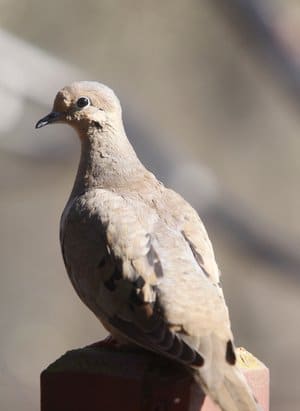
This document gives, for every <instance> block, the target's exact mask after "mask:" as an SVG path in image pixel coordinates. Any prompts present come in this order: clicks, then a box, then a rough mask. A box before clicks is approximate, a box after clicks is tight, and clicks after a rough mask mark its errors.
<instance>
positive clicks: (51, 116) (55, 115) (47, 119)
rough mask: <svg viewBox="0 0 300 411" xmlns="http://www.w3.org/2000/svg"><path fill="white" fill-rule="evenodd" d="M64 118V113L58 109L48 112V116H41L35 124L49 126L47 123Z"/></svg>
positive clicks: (39, 126) (38, 126)
mask: <svg viewBox="0 0 300 411" xmlns="http://www.w3.org/2000/svg"><path fill="white" fill-rule="evenodd" d="M61 118H62V113H58V112H56V111H52V113H50V114H48V115H47V116H45V117H43V118H41V119H40V120H39V121H38V122H37V123H36V125H35V128H41V127H44V126H47V124H51V123H55V122H56V121H59V120H60V119H61Z"/></svg>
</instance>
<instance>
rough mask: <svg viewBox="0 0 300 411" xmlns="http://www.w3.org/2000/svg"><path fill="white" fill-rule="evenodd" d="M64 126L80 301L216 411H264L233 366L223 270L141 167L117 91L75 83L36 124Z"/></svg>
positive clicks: (195, 221) (196, 228)
mask: <svg viewBox="0 0 300 411" xmlns="http://www.w3.org/2000/svg"><path fill="white" fill-rule="evenodd" d="M54 123H65V124H68V125H70V126H71V127H73V128H74V129H75V130H76V132H77V134H78V136H79V139H80V143H81V155H80V161H79V166H78V171H77V174H76V178H75V181H74V185H73V188H72V190H71V194H70V196H69V199H68V201H67V203H66V206H65V208H64V211H63V213H62V216H61V221H60V242H61V250H62V255H63V259H64V263H65V267H66V271H67V273H68V276H69V278H70V280H71V283H72V285H73V287H74V288H75V290H76V292H77V294H78V296H79V297H80V299H81V300H82V301H83V303H84V304H86V306H87V307H88V308H89V309H90V310H91V311H92V312H93V313H94V314H95V315H96V317H97V318H98V319H99V320H100V321H101V323H102V324H103V326H104V327H105V328H106V329H107V330H108V331H109V332H110V334H111V335H112V336H113V338H114V339H115V340H116V341H118V342H119V343H120V344H134V345H136V346H140V347H142V348H144V349H146V350H149V351H152V352H155V353H157V354H159V355H161V356H164V357H167V358H169V359H171V360H174V361H176V362H178V363H181V364H183V365H184V366H185V367H186V368H187V369H188V370H190V371H191V373H192V374H193V377H194V379H195V381H196V383H197V384H199V385H200V386H201V388H202V390H203V391H204V393H205V394H207V395H209V396H210V397H211V398H212V399H213V401H214V402H215V403H216V404H218V405H219V407H220V409H221V410H222V411H258V410H262V408H261V407H260V405H259V404H258V402H257V400H256V399H255V397H254V395H253V393H252V391H251V389H250V387H249V386H248V384H247V382H246V380H245V378H244V376H243V375H242V373H241V371H240V370H239V368H238V367H237V364H236V360H237V358H236V349H235V345H234V339H233V334H232V331H231V325H230V319H229V313H228V308H227V305H226V303H225V299H224V294H223V291H222V286H221V283H220V271H219V268H218V265H217V263H216V259H215V255H214V250H213V247H212V244H211V242H210V239H209V237H208V234H207V231H206V229H205V227H204V225H203V223H202V221H201V219H200V217H199V215H198V213H197V212H196V211H195V210H194V208H193V207H192V206H191V205H190V204H189V203H188V202H187V201H185V200H184V199H183V198H182V197H181V196H180V195H179V194H177V193H176V192H175V191H173V190H172V189H170V188H167V187H166V186H165V185H164V184H163V183H162V182H160V181H159V180H158V179H157V178H156V177H155V176H154V174H153V173H152V172H150V171H149V170H148V169H147V168H145V167H144V165H143V164H142V162H141V161H140V160H139V158H138V157H137V154H136V152H135V151H134V149H133V147H132V145H131V144H130V142H129V140H128V138H127V135H126V131H125V129H124V125H123V119H122V108H121V104H120V101H119V99H118V97H117V96H116V94H115V93H114V91H113V90H112V89H111V88H109V87H108V86H106V85H104V84H102V83H100V82H97V81H76V82H73V83H72V84H70V85H68V86H65V87H63V88H62V89H61V90H60V91H58V93H57V95H56V97H55V99H54V104H53V109H52V111H51V112H50V114H48V115H46V116H45V117H43V118H42V119H41V120H39V121H38V122H37V124H36V128H38V129H39V128H41V127H44V126H46V125H48V124H54Z"/></svg>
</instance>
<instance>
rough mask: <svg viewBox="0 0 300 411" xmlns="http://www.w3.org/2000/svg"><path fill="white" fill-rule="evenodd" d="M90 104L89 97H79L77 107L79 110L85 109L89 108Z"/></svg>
mask: <svg viewBox="0 0 300 411" xmlns="http://www.w3.org/2000/svg"><path fill="white" fill-rule="evenodd" d="M90 104H91V102H90V99H89V98H87V97H79V99H78V100H77V101H76V105H77V107H78V108H83V107H86V106H89V105H90Z"/></svg>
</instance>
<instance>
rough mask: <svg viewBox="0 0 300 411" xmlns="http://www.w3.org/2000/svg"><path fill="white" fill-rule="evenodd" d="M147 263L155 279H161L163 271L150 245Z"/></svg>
mask: <svg viewBox="0 0 300 411" xmlns="http://www.w3.org/2000/svg"><path fill="white" fill-rule="evenodd" d="M147 259H148V262H149V264H150V265H151V266H153V269H154V272H155V275H156V277H158V278H161V277H163V275H164V274H163V269H162V266H161V262H160V260H159V257H158V254H157V252H156V251H155V250H154V247H153V245H150V249H149V251H148V254H147Z"/></svg>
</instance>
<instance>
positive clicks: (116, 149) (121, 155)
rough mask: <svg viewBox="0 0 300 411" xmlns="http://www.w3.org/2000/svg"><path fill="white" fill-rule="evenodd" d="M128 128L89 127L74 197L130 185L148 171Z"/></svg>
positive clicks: (83, 142)
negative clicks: (118, 130)
mask: <svg viewBox="0 0 300 411" xmlns="http://www.w3.org/2000/svg"><path fill="white" fill-rule="evenodd" d="M145 171H146V170H145V168H144V166H143V165H142V164H141V162H140V161H139V159H138V158H137V155H136V153H135V151H134V150H133V148H132V146H131V144H130V143H129V141H128V139H127V137H126V134H125V131H123V130H122V132H118V133H116V132H114V131H109V132H106V131H100V130H95V129H92V130H89V131H87V133H86V134H85V136H81V156H80V162H79V167H78V171H77V175H76V179H75V182H74V187H73V190H72V193H71V198H73V197H74V196H77V195H79V194H81V193H83V192H86V191H88V190H91V189H95V188H109V189H117V188H118V187H120V186H126V185H127V186H128V184H130V180H132V179H134V180H136V179H137V178H138V176H139V175H142V174H144V173H145Z"/></svg>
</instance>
